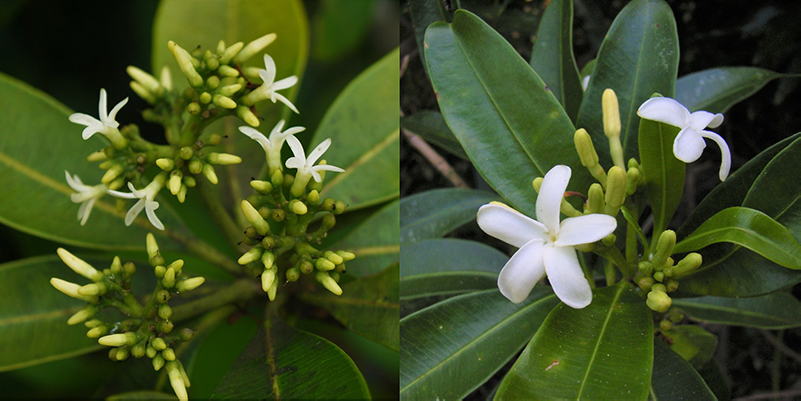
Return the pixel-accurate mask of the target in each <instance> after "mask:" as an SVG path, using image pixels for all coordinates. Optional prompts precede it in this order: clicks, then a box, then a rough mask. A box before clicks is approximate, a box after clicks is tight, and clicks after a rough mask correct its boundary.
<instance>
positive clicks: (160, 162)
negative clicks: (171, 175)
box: [156, 157, 175, 171]
mask: <svg viewBox="0 0 801 401" xmlns="http://www.w3.org/2000/svg"><path fill="white" fill-rule="evenodd" d="M156 165H157V166H159V168H160V169H162V170H164V171H172V169H173V168H175V160H173V159H168V158H166V157H162V158H160V159H156Z"/></svg>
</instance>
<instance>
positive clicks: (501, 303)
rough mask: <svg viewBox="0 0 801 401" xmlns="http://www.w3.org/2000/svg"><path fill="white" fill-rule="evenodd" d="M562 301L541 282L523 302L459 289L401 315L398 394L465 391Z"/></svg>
mask: <svg viewBox="0 0 801 401" xmlns="http://www.w3.org/2000/svg"><path fill="white" fill-rule="evenodd" d="M558 302H559V300H558V299H557V298H556V296H555V295H553V294H552V293H551V291H550V289H549V288H547V287H542V286H541V287H536V288H535V289H534V291H533V292H532V293H531V295H529V297H528V299H526V300H525V301H523V302H522V303H520V304H513V303H511V302H509V300H508V299H506V298H504V297H503V295H501V294H500V293H499V292H498V290H488V291H481V292H476V293H473V294H465V295H460V296H458V297H454V298H451V299H449V300H447V301H444V302H441V303H438V304H436V305H434V306H431V307H429V308H426V309H423V310H421V311H418V312H416V313H413V314H411V315H409V316H407V317H405V318H403V319H402V320H401V349H400V355H401V364H400V375H401V376H400V380H401V385H400V398H401V399H402V400H419V399H427V400H432V399H437V398H439V399H460V398H462V397H464V396H466V395H467V394H469V393H470V392H471V391H472V390H473V389H475V388H476V387H478V386H480V385H481V384H482V383H484V382H485V381H486V380H487V379H488V378H490V377H491V376H492V375H493V374H494V373H495V372H496V371H497V370H498V369H500V368H501V367H502V366H503V365H504V364H506V362H507V361H509V359H511V358H512V357H513V356H514V355H515V353H517V352H518V351H519V350H520V348H522V347H523V345H524V344H525V343H526V342H527V341H528V340H529V339H530V338H531V336H532V334H533V333H534V332H535V331H536V330H537V327H539V326H540V323H541V322H542V321H543V319H545V316H546V315H547V314H548V312H550V311H551V309H553V307H554V306H555V305H556V304H557V303H558ZM465 367H469V369H466V368H465Z"/></svg>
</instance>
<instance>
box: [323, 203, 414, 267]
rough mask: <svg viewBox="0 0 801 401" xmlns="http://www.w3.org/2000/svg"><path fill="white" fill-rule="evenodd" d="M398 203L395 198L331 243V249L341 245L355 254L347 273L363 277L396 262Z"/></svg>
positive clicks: (398, 249) (349, 263) (339, 247)
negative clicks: (340, 238) (339, 239)
mask: <svg viewBox="0 0 801 401" xmlns="http://www.w3.org/2000/svg"><path fill="white" fill-rule="evenodd" d="M400 203H401V202H400V201H397V200H396V201H394V202H391V203H390V204H388V205H386V206H384V207H383V208H381V210H379V211H378V212H376V213H375V214H374V215H372V216H370V218H368V219H366V220H364V222H363V223H362V224H360V225H359V226H358V227H356V228H355V229H354V230H353V231H352V232H351V233H350V234H348V236H347V237H345V238H344V239H342V240H341V241H337V242H336V243H334V244H333V245H332V246H331V249H337V250H339V249H342V250H346V251H348V252H352V253H353V254H354V255H356V259H353V260H352V261H349V262H347V269H348V274H352V275H355V276H358V277H364V276H367V275H370V274H375V273H378V272H380V271H381V269H383V268H385V267H387V266H389V265H391V264H393V263H396V262H398V253H399V252H400V245H399V244H398V227H399V224H400V222H399V220H398V218H399V217H398V216H399V210H400Z"/></svg>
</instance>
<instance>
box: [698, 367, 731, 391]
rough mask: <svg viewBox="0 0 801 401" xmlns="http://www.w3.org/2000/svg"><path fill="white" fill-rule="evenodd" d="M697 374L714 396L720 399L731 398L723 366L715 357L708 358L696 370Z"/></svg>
mask: <svg viewBox="0 0 801 401" xmlns="http://www.w3.org/2000/svg"><path fill="white" fill-rule="evenodd" d="M698 374H700V375H701V377H702V378H703V379H704V381H705V382H706V385H707V386H708V387H709V389H710V390H712V392H713V393H714V394H715V397H717V398H718V399H719V400H721V401H728V400H731V385H730V384H729V380H728V379H726V376H725V374H724V373H723V368H722V367H721V366H720V363H718V361H717V360H716V359H715V358H712V359H710V360H709V362H707V364H706V365H704V367H703V368H701V369H700V370H698Z"/></svg>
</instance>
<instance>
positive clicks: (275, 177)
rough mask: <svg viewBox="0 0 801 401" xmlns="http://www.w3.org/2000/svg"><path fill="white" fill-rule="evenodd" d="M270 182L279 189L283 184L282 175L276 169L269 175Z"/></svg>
mask: <svg viewBox="0 0 801 401" xmlns="http://www.w3.org/2000/svg"><path fill="white" fill-rule="evenodd" d="M270 182H272V183H273V186H276V187H280V186H281V185H283V184H284V173H282V172H281V170H278V169H276V170H275V171H273V172H272V173H271V175H270Z"/></svg>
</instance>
